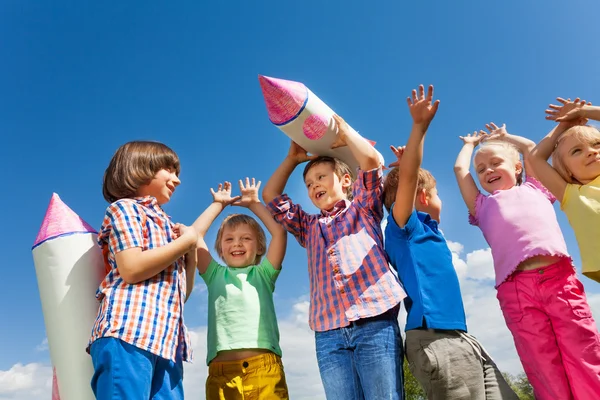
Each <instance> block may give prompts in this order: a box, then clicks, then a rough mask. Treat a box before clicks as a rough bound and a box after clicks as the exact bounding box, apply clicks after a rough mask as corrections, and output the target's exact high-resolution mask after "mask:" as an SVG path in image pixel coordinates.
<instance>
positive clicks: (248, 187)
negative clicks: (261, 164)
mask: <svg viewBox="0 0 600 400" xmlns="http://www.w3.org/2000/svg"><path fill="white" fill-rule="evenodd" d="M239 183H240V193H241V194H242V195H241V197H239V198H238V200H237V201H236V202H235V203H233V205H235V206H240V207H250V205H252V204H255V203H260V199H259V198H258V189H260V184H261V182H260V181H258V183H257V182H256V179H254V178H252V182H250V179H249V178H246V182H245V184H244V182H242V180H241V179H240V182H239Z"/></svg>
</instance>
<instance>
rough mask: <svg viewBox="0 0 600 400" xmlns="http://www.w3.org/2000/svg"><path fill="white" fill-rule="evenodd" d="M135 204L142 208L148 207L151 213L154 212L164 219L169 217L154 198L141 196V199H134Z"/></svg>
mask: <svg viewBox="0 0 600 400" xmlns="http://www.w3.org/2000/svg"><path fill="white" fill-rule="evenodd" d="M133 200H135V202H136V203H138V204H139V205H142V206H144V207H148V208H150V209H151V210H153V211H156V213H158V214H159V215H164V216H165V217H169V216H168V215H167V213H165V211H164V210H163V209H162V207H161V206H160V204H158V200H156V197H154V196H143V197H134V198H133Z"/></svg>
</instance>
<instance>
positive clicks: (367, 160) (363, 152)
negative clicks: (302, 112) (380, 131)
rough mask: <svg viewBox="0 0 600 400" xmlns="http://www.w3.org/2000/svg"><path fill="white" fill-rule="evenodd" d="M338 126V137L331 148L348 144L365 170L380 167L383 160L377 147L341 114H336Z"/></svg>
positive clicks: (359, 164) (361, 167)
mask: <svg viewBox="0 0 600 400" xmlns="http://www.w3.org/2000/svg"><path fill="white" fill-rule="evenodd" d="M333 119H334V120H335V123H336V126H337V138H336V140H335V142H333V144H332V145H331V148H332V149H333V148H336V147H342V146H348V148H349V149H350V152H351V153H352V155H353V156H354V158H355V159H356V161H358V166H359V167H360V169H361V170H363V171H369V170H372V169H375V168H377V167H379V165H380V164H381V161H380V160H379V154H377V150H375V147H373V146H371V144H370V143H369V142H367V140H366V139H365V138H363V137H362V136H361V135H359V134H358V132H356V131H355V130H353V129H350V127H349V126H348V124H347V123H346V121H344V120H343V119H342V117H340V116H339V115H334V116H333Z"/></svg>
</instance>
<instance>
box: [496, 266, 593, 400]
mask: <svg viewBox="0 0 600 400" xmlns="http://www.w3.org/2000/svg"><path fill="white" fill-rule="evenodd" d="M498 300H499V301H500V308H501V309H502V313H503V314H504V319H505V320H506V324H507V325H508V329H510V331H511V333H512V335H513V338H514V340H515V346H516V348H517V352H518V353H519V357H520V358H521V363H522V364H523V369H524V370H525V373H526V374H527V378H529V382H530V383H531V385H532V386H533V390H534V394H535V398H536V399H537V400H546V399H548V400H559V399H560V400H569V399H575V400H591V399H600V335H599V334H598V330H597V329H596V324H595V322H594V318H593V317H592V313H591V311H590V307H589V306H588V303H587V300H586V297H585V292H584V290H583V285H582V284H581V282H579V279H577V276H576V275H575V270H574V269H573V266H572V265H571V262H570V260H568V259H564V260H562V261H560V262H558V263H556V264H552V265H549V266H547V267H542V268H538V269H535V270H531V271H517V272H515V273H513V274H512V275H511V276H510V277H509V278H508V279H507V280H506V281H505V282H504V283H502V284H501V285H500V286H499V287H498Z"/></svg>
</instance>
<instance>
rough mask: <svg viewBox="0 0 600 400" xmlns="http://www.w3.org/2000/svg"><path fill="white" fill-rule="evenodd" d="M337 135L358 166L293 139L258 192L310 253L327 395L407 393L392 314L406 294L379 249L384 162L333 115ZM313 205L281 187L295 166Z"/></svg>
mask: <svg viewBox="0 0 600 400" xmlns="http://www.w3.org/2000/svg"><path fill="white" fill-rule="evenodd" d="M334 119H335V122H336V125H337V140H336V142H335V143H334V144H333V146H348V148H349V149H350V151H351V152H352V154H353V156H354V157H355V158H356V160H357V161H358V163H359V166H360V169H359V171H358V174H357V179H356V181H355V182H353V181H352V171H350V169H349V167H348V166H347V165H346V164H345V163H344V162H342V161H340V160H338V159H336V158H332V157H324V156H321V157H315V156H309V155H308V154H307V153H306V151H305V150H304V149H302V148H301V147H300V146H298V145H297V144H296V143H294V142H292V144H291V147H290V150H289V153H288V155H287V157H286V158H285V159H284V161H283V162H282V164H281V165H280V166H279V167H278V168H277V170H276V171H275V172H274V174H273V175H272V176H271V179H270V180H269V182H268V183H267V185H266V186H265V189H264V191H263V199H264V201H265V203H267V204H268V208H269V211H270V212H271V214H272V215H273V217H274V218H275V220H276V221H277V222H279V223H280V224H282V225H283V226H284V227H285V228H286V229H287V230H288V231H289V232H290V233H292V234H293V235H294V236H295V237H296V239H297V240H298V242H299V243H300V245H301V246H302V247H305V248H306V250H307V254H308V273H309V279H310V313H309V325H310V327H311V329H312V330H314V331H315V344H316V350H317V361H318V364H319V371H320V374H321V380H322V381H323V386H324V388H325V394H326V396H327V399H330V400H331V399H344V400H348V399H366V400H369V399H402V398H404V389H403V375H402V361H403V350H402V340H401V336H400V330H399V327H398V321H397V314H398V308H399V303H400V302H401V301H402V299H403V298H404V297H405V296H406V294H405V293H404V290H403V289H402V287H401V286H400V284H399V282H398V280H397V278H396V276H395V275H394V274H393V273H392V272H391V270H390V268H389V266H388V262H387V258H386V255H385V252H384V250H383V234H382V231H381V220H382V218H383V203H382V200H381V194H382V189H383V182H382V176H383V173H382V166H381V165H380V161H379V157H378V154H377V152H376V151H375V149H374V148H373V147H372V146H371V145H370V144H369V143H368V142H367V141H366V140H365V139H364V138H363V137H361V136H360V135H359V134H358V133H356V132H355V131H353V130H352V129H350V128H349V127H348V125H347V124H346V122H345V121H344V120H343V119H341V118H340V117H339V116H337V115H336V116H334ZM305 161H309V163H308V164H307V165H306V167H305V169H304V174H303V175H304V182H305V184H306V188H307V190H308V194H309V196H310V199H311V201H312V203H313V204H314V205H315V206H316V207H318V208H319V209H320V210H321V212H320V213H319V214H316V215H310V214H308V213H306V212H305V211H304V210H303V209H302V207H301V206H299V205H297V204H294V203H293V202H292V200H291V199H290V198H289V197H288V196H287V195H285V194H283V190H284V188H285V185H286V183H287V181H288V179H289V177H290V175H291V173H292V172H293V171H294V169H295V168H296V166H298V165H299V164H301V163H303V162H305Z"/></svg>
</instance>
